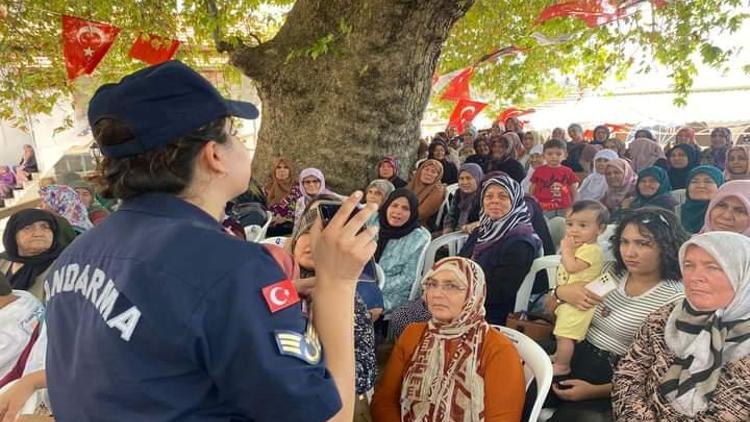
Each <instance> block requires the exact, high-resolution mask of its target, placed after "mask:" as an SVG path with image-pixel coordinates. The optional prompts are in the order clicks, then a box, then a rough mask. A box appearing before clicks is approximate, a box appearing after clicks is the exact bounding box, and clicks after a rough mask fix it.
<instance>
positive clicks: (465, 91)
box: [440, 67, 474, 100]
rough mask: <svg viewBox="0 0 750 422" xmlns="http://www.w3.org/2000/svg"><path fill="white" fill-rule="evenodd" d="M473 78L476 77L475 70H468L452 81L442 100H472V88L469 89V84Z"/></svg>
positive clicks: (470, 68) (471, 68)
mask: <svg viewBox="0 0 750 422" xmlns="http://www.w3.org/2000/svg"><path fill="white" fill-rule="evenodd" d="M472 76H474V68H473V67H468V68H466V69H465V70H464V71H463V72H461V73H459V74H458V76H456V77H455V78H453V80H451V82H450V83H449V84H448V87H447V88H445V92H443V96H442V97H440V98H442V99H444V100H470V99H471V88H470V87H469V82H471V77H472Z"/></svg>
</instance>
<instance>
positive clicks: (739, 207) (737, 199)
mask: <svg viewBox="0 0 750 422" xmlns="http://www.w3.org/2000/svg"><path fill="white" fill-rule="evenodd" d="M716 231H724V232H734V233H739V234H744V235H745V236H748V237H750V180H735V181H732V182H727V183H724V184H723V185H722V186H721V187H720V188H719V191H718V192H717V193H716V196H714V197H713V199H711V202H710V203H709V204H708V210H707V211H706V219H705V222H704V224H703V229H702V230H701V233H706V232H716Z"/></svg>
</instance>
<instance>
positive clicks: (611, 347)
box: [586, 266, 684, 356]
mask: <svg viewBox="0 0 750 422" xmlns="http://www.w3.org/2000/svg"><path fill="white" fill-rule="evenodd" d="M602 277H611V278H612V279H613V280H614V281H615V282H617V284H618V288H617V289H615V290H612V291H611V292H610V293H609V294H608V295H607V296H606V297H605V298H604V301H603V302H602V303H600V304H599V305H598V306H597V307H596V312H595V313H594V319H593V320H592V321H591V325H590V326H589V331H588V333H587V334H586V339H587V340H588V341H589V342H590V343H591V344H593V345H594V346H596V347H597V348H599V349H602V350H606V351H608V352H611V353H614V354H616V355H619V356H622V355H624V354H625V353H626V352H627V351H628V349H629V348H630V345H631V344H632V343H633V338H634V337H635V334H636V333H637V332H638V330H639V329H640V327H641V325H642V324H643V322H644V321H646V317H648V315H649V314H650V313H652V312H654V311H656V310H657V309H659V308H661V307H662V306H664V305H666V304H667V303H671V302H674V301H675V300H678V299H681V298H683V297H684V293H683V288H682V283H681V282H679V281H677V280H662V281H661V282H660V283H659V284H657V285H656V286H654V287H653V288H651V289H650V290H649V291H647V292H645V293H643V294H641V295H639V296H629V295H628V294H627V293H625V281H626V280H627V279H628V273H627V271H624V272H623V274H622V276H619V277H618V276H617V275H615V274H614V266H611V267H610V268H606V267H605V272H604V274H603V275H602Z"/></svg>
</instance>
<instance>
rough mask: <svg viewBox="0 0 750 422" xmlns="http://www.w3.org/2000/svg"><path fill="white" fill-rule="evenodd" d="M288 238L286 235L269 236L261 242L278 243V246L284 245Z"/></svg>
mask: <svg viewBox="0 0 750 422" xmlns="http://www.w3.org/2000/svg"><path fill="white" fill-rule="evenodd" d="M287 239H288V237H284V236H274V237H267V238H265V239H263V240H261V241H260V243H265V244H270V245H276V246H282V247H283V246H284V242H286V240H287Z"/></svg>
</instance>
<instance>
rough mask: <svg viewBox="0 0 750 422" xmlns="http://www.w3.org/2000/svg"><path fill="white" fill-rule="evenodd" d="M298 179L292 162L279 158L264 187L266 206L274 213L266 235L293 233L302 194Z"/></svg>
mask: <svg viewBox="0 0 750 422" xmlns="http://www.w3.org/2000/svg"><path fill="white" fill-rule="evenodd" d="M296 180H297V176H296V175H295V174H294V171H293V169H292V164H291V162H289V161H288V160H287V159H286V158H279V159H277V160H276V162H275V163H274V165H273V168H272V169H271V174H270V175H269V177H268V181H267V182H266V185H265V186H264V187H263V193H264V194H265V195H266V208H267V209H268V210H269V211H271V214H272V215H273V217H272V220H271V225H270V226H268V231H267V233H266V236H268V237H271V236H288V235H290V234H291V233H292V229H293V228H294V215H295V210H296V208H297V200H299V198H300V196H302V192H301V191H300V187H299V186H298V185H297V184H296V183H295V181H296Z"/></svg>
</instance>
